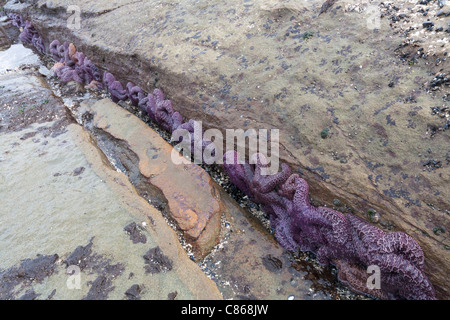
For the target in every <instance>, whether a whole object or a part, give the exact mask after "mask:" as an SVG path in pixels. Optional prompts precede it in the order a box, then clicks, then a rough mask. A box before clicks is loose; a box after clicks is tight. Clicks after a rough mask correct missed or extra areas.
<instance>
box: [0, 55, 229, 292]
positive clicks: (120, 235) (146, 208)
mask: <svg viewBox="0 0 450 320" xmlns="http://www.w3.org/2000/svg"><path fill="white" fill-rule="evenodd" d="M22 49H23V50H25V49H24V48H22ZM2 53H3V52H0V54H2ZM1 63H3V60H2V62H1ZM20 66H22V67H20ZM38 69H39V65H36V64H35V62H34V63H32V64H29V65H26V66H25V67H24V65H23V64H21V62H18V67H14V68H13V69H11V70H10V71H6V73H0V87H1V88H2V89H1V90H0V101H1V103H0V119H1V122H0V125H1V128H0V137H1V139H0V150H1V151H0V194H1V195H2V196H1V199H0V206H1V208H2V209H1V214H0V219H1V224H0V246H1V247H2V248H9V250H2V251H1V252H0V278H1V280H0V299H5V300H12V299H23V300H33V299H39V300H41V299H42V300H43V299H54V300H62V299H78V300H80V299H86V300H91V299H94V300H101V299H126V298H127V295H125V292H126V291H127V289H129V288H130V287H131V286H132V285H134V284H138V285H139V287H140V288H141V291H140V293H139V296H140V297H141V298H142V299H167V296H168V295H169V294H171V293H173V292H178V297H179V298H180V299H221V297H222V296H221V294H220V292H219V291H218V289H217V287H216V285H215V284H214V282H213V281H211V280H210V279H208V278H207V277H206V275H205V274H204V273H203V272H202V271H201V270H200V269H199V268H198V266H197V265H196V264H195V263H194V262H193V261H192V260H191V259H190V258H189V257H188V255H187V254H186V253H185V252H184V250H183V249H182V247H181V245H180V243H179V242H178V238H177V234H176V233H175V232H174V231H173V230H172V229H171V228H170V227H169V226H168V225H167V223H166V221H165V220H164V218H163V217H162V214H161V212H159V211H157V210H156V209H155V208H154V207H152V206H150V205H149V204H148V203H147V202H146V201H145V200H143V199H142V198H141V197H140V196H139V195H138V193H137V192H136V189H135V188H134V187H133V186H132V185H131V184H130V182H129V180H128V178H127V177H126V176H125V175H124V174H123V173H120V172H117V171H116V170H115V169H113V167H112V165H111V164H110V163H109V162H108V160H107V159H106V157H105V155H104V154H103V153H102V152H101V151H100V149H99V148H98V147H97V145H96V144H95V142H94V140H93V139H92V138H91V136H90V135H89V133H88V131H87V130H85V129H83V128H82V127H81V126H80V125H78V124H76V121H75V119H74V118H72V115H71V112H70V111H69V109H67V108H66V107H65V106H64V104H63V102H62V100H61V98H59V97H57V96H56V95H54V93H53V91H52V90H51V88H50V87H49V86H48V84H47V83H46V81H45V80H48V79H45V78H43V77H42V76H41V75H40V73H39V72H38ZM38 101H46V102H45V103H44V104H42V106H35V107H33V108H32V107H31V106H32V104H34V103H36V102H38ZM130 226H131V227H130ZM133 227H134V228H133ZM124 229H126V230H129V231H130V232H131V233H128V232H126V231H125V230H124ZM131 234H132V235H133V237H132V238H130V235H131ZM144 237H145V238H146V239H147V241H146V242H144V241H142V239H144ZM135 239H137V240H139V241H137V243H133V240H135ZM134 242H136V241H134ZM154 247H158V248H160V250H161V252H162V253H163V254H164V256H166V257H168V259H170V260H171V261H173V265H172V269H171V270H170V271H167V272H165V273H159V274H146V272H145V266H146V265H145V261H144V259H143V258H142V257H143V255H144V254H145V253H146V252H148V250H149V249H150V248H154Z"/></svg>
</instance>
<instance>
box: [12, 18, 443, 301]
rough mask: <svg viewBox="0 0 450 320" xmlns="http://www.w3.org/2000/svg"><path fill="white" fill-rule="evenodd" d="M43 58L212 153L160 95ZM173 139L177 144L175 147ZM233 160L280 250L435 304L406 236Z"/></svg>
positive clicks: (229, 158)
mask: <svg viewBox="0 0 450 320" xmlns="http://www.w3.org/2000/svg"><path fill="white" fill-rule="evenodd" d="M9 17H10V19H11V20H12V22H13V24H14V25H16V26H17V27H19V28H23V32H22V33H21V37H20V38H21V40H22V41H23V42H27V43H32V44H33V45H34V46H35V47H36V48H37V50H39V51H40V52H42V53H45V47H44V45H43V42H42V38H40V37H39V35H38V34H37V31H36V30H35V29H34V27H33V25H32V24H31V22H29V21H25V22H24V21H23V19H22V17H20V16H19V15H17V14H10V15H9ZM50 54H51V55H52V57H53V58H54V59H55V60H56V61H57V63H56V64H55V66H54V67H53V71H54V72H55V74H56V75H57V76H58V77H60V78H61V80H63V81H65V82H68V81H76V82H78V83H84V84H88V86H87V88H98V89H101V88H102V82H103V84H104V87H105V89H106V90H107V91H108V92H109V93H110V95H111V99H112V100H113V101H114V102H116V103H117V102H119V101H125V100H129V101H130V103H131V104H132V105H134V106H136V107H139V108H140V109H141V110H142V111H144V112H146V113H147V114H148V116H149V117H150V119H151V120H152V121H154V122H156V123H158V124H159V125H160V126H161V127H162V128H164V129H165V130H167V131H169V132H170V133H174V132H175V131H176V130H179V129H184V130H185V131H186V132H188V133H189V140H190V141H189V142H190V143H187V144H188V145H191V153H193V151H194V148H199V149H200V148H201V151H204V150H205V149H206V148H209V149H210V150H214V148H215V146H214V143H212V142H211V141H208V140H205V139H204V137H203V133H199V132H197V131H196V130H194V129H195V121H194V120H188V121H186V122H183V118H182V117H181V115H180V113H178V112H176V111H174V109H173V106H172V103H171V101H170V100H167V99H165V98H164V94H163V92H162V91H161V90H160V89H155V90H154V91H153V94H145V92H144V91H143V90H142V89H141V88H140V87H138V86H136V85H134V84H133V83H131V82H129V83H128V84H127V85H126V86H125V87H123V86H122V84H121V83H120V82H119V81H117V80H116V79H115V77H114V76H113V75H112V74H111V73H109V72H105V73H104V74H103V77H102V76H101V73H100V71H99V70H98V69H97V68H96V67H95V65H94V64H93V63H92V62H91V61H90V60H89V59H87V58H86V57H85V56H84V54H83V53H81V52H77V51H76V49H75V46H74V45H73V44H68V43H67V42H65V43H64V44H62V45H61V44H60V43H59V42H58V41H57V40H55V41H53V42H52V43H51V44H50ZM179 139H180V140H179V141H177V142H181V141H182V138H179ZM183 142H186V141H183ZM212 153H214V151H212ZM202 154H203V153H202ZM238 159H239V155H238V154H237V153H236V152H235V151H231V152H227V153H226V154H225V155H224V169H225V171H226V172H227V173H228V175H229V177H230V180H231V182H232V183H233V184H235V185H236V186H237V187H238V188H239V189H240V190H242V191H243V192H244V193H245V194H246V195H248V196H249V198H250V199H252V200H253V201H254V202H256V203H259V204H261V205H262V208H263V210H264V211H265V212H266V213H267V214H268V215H269V216H270V219H271V225H272V227H273V228H274V230H275V235H276V238H277V240H278V242H279V243H280V244H281V245H282V246H283V247H284V248H286V249H287V250H302V251H312V252H315V253H316V254H317V258H318V261H319V262H320V263H322V264H324V265H329V264H334V265H336V266H337V267H338V269H339V276H340V279H341V280H342V281H343V282H345V283H346V284H347V285H349V286H350V287H351V288H353V289H354V290H356V291H360V292H363V293H369V294H372V295H374V296H377V297H380V298H383V299H435V292H434V289H433V287H432V285H431V283H430V282H429V280H428V278H427V277H426V275H425V274H424V270H423V269H424V256H423V252H422V249H421V248H420V246H419V245H418V244H417V242H416V241H415V240H414V239H413V238H411V237H410V236H408V235H406V234H405V233H401V232H394V233H385V232H384V231H382V230H381V229H379V228H377V227H375V226H373V225H371V224H369V223H367V222H365V221H363V220H361V219H359V218H357V217H355V216H353V215H351V214H343V213H340V212H338V211H335V210H331V209H329V208H326V207H318V208H317V207H314V206H312V205H311V204H310V201H309V188H308V184H307V183H306V181H305V180H304V179H302V178H300V176H299V175H297V174H291V170H290V168H289V166H288V165H286V164H282V165H281V169H282V170H281V172H278V173H276V174H274V175H267V174H265V171H266V170H265V169H267V166H268V164H267V162H266V159H265V158H264V156H263V155H261V154H256V155H254V156H253V157H252V158H251V159H250V162H249V163H247V162H244V163H242V164H241V163H240V162H239V161H238ZM371 266H377V267H378V268H380V271H381V275H380V277H381V288H378V289H374V290H370V289H368V286H367V277H368V276H367V272H366V270H367V268H369V267H371Z"/></svg>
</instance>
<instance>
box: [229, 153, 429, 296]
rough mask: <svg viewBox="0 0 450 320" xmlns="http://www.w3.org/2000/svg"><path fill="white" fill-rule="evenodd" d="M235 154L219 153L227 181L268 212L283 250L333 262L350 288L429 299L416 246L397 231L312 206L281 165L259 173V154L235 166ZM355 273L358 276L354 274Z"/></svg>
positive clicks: (302, 184)
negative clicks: (375, 272)
mask: <svg viewBox="0 0 450 320" xmlns="http://www.w3.org/2000/svg"><path fill="white" fill-rule="evenodd" d="M238 159H239V155H238V154H237V153H236V152H235V151H231V152H228V153H226V154H225V155H224V168H225V171H226V172H227V174H228V175H229V177H230V180H231V182H232V183H233V184H235V185H236V186H237V187H238V188H239V189H240V190H242V191H243V192H244V193H245V194H246V195H248V197H249V198H250V199H252V200H253V201H255V202H257V203H260V204H261V205H262V207H263V209H264V211H265V212H266V213H268V214H269V216H270V219H271V225H272V227H273V228H274V230H275V236H276V238H277V240H278V242H279V243H280V244H281V245H282V246H283V247H284V248H286V249H288V250H297V249H299V250H301V251H312V252H315V253H316V254H317V259H318V261H319V262H320V263H321V264H323V265H329V264H334V265H336V266H338V267H340V268H341V270H340V272H339V274H340V275H342V278H344V275H345V279H344V281H345V282H346V283H347V284H348V285H349V286H350V287H352V288H354V289H355V290H358V291H361V292H364V293H368V294H372V295H374V296H377V297H380V298H388V299H434V298H435V293H434V289H433V287H432V285H431V283H430V282H429V280H428V279H427V277H426V275H425V273H424V255H423V252H422V249H421V248H420V246H419V245H418V244H417V242H416V241H415V240H414V239H413V238H411V237H410V236H408V235H406V234H405V233H402V232H393V233H385V232H384V231H382V230H381V229H379V228H377V227H375V226H373V225H371V224H369V223H367V222H365V221H363V220H361V219H359V218H357V217H356V216H354V215H351V214H343V213H341V212H338V211H335V210H332V209H330V208H326V207H318V208H317V207H314V206H312V205H311V203H310V201H309V188H308V184H307V183H306V181H305V180H304V179H302V178H300V176H299V175H298V174H291V171H290V169H289V167H288V166H287V165H285V164H283V165H282V170H281V172H279V173H277V174H275V175H263V174H261V172H262V171H263V169H265V168H267V162H266V159H265V158H264V156H263V155H261V154H257V155H255V156H253V158H252V159H251V160H250V163H252V164H250V163H247V162H245V163H240V162H239V161H238ZM371 266H377V267H378V268H380V278H381V279H380V281H381V288H378V289H379V290H372V289H369V288H368V286H367V285H366V284H367V280H368V278H369V275H368V274H367V273H365V275H364V272H361V270H368V268H369V267H371ZM355 275H358V276H355Z"/></svg>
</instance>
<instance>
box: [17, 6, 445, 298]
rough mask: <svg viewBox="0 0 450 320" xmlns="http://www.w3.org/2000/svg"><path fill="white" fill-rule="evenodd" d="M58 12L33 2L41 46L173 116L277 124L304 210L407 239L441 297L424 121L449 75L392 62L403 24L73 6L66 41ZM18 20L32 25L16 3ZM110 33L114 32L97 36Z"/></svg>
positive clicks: (438, 189)
mask: <svg viewBox="0 0 450 320" xmlns="http://www.w3.org/2000/svg"><path fill="white" fill-rule="evenodd" d="M66 5H67V3H66V2H65V1H56V2H55V1H52V2H45V1H42V2H39V3H38V4H37V6H38V7H39V8H40V10H37V11H35V12H30V14H29V17H30V18H32V20H33V21H34V22H35V24H36V26H37V28H38V29H39V31H40V32H41V33H42V35H43V36H44V37H46V40H47V41H49V40H53V39H60V40H69V41H71V42H74V43H75V44H76V45H77V47H80V48H83V51H84V52H85V53H86V54H88V56H90V57H91V58H92V59H93V60H94V61H95V62H96V64H97V65H99V66H102V67H103V68H106V69H107V70H109V71H111V72H113V73H114V74H115V75H116V76H117V77H118V78H119V79H120V80H121V81H122V82H125V81H127V80H131V81H133V82H134V83H137V84H139V85H140V86H142V87H143V88H145V89H147V91H151V90H150V89H152V88H153V86H154V85H156V86H158V87H160V88H162V89H163V91H164V92H165V93H166V94H167V95H168V97H169V98H170V99H171V100H172V101H174V102H175V109H176V110H178V111H180V112H181V113H182V114H183V115H184V116H188V117H191V118H195V119H198V120H203V121H204V122H205V123H206V124H207V126H208V127H216V128H224V127H225V128H235V127H239V128H248V127H256V128H258V127H264V126H266V127H268V128H272V127H277V126H279V123H280V122H281V123H283V130H282V133H281V134H282V137H281V139H282V141H281V142H282V147H283V159H284V161H286V162H288V163H289V164H291V166H292V167H293V168H295V169H299V171H300V173H302V174H303V176H304V177H305V179H307V180H308V182H309V183H310V185H311V195H312V197H313V198H314V199H313V200H314V202H315V203H316V204H328V205H329V206H330V207H335V208H336V209H339V210H341V211H343V212H353V213H355V214H358V215H359V216H362V217H363V218H365V219H367V220H371V217H373V216H374V212H375V214H376V216H377V217H378V218H377V219H376V221H374V223H375V222H376V223H377V224H378V225H379V226H381V227H382V228H384V229H386V230H391V231H395V230H400V231H404V232H406V233H408V234H410V235H411V236H413V237H414V238H415V239H416V240H417V241H418V242H419V244H420V245H421V247H422V249H423V250H424V252H425V255H426V259H425V261H426V271H427V275H428V276H429V278H430V279H431V280H432V281H433V283H434V284H435V286H436V289H437V292H438V297H441V298H442V297H448V285H447V281H446V277H447V275H446V269H447V266H448V263H449V252H448V248H449V247H450V246H449V244H448V243H447V238H446V232H445V230H449V225H448V224H449V220H448V210H449V207H448V199H449V194H448V188H446V185H448V177H449V174H448V150H446V148H442V146H445V145H448V131H446V130H444V128H445V124H446V122H445V121H443V120H442V118H438V117H436V114H435V113H434V112H432V111H430V110H431V108H432V107H436V106H439V108H444V109H445V107H446V103H447V102H446V101H448V99H447V98H448V97H447V96H448V94H445V90H446V88H447V87H446V84H445V77H446V76H445V75H444V76H442V80H443V81H440V80H439V79H440V77H441V76H440V74H442V70H446V69H448V67H446V66H448V61H447V60H444V59H445V56H444V53H443V52H440V53H442V58H441V56H439V57H436V59H437V58H439V59H441V60H440V62H439V63H436V66H435V67H433V68H431V73H437V74H436V77H435V78H434V79H433V77H432V76H431V77H430V74H429V72H430V70H429V64H428V62H429V61H431V60H430V59H431V58H429V57H427V56H426V54H425V56H423V55H422V54H421V53H420V52H421V51H420V50H418V53H419V56H420V57H421V58H420V59H416V60H417V61H416V60H414V61H413V60H409V59H410V58H409V56H408V57H407V58H402V57H401V56H400V57H399V54H398V50H397V51H395V50H394V49H395V48H397V47H399V46H401V45H403V43H404V41H405V35H404V34H401V33H395V32H394V34H393V35H392V32H391V31H392V29H391V28H392V26H389V24H390V21H393V22H394V23H397V24H399V23H401V22H402V21H405V20H404V19H405V18H406V17H405V16H403V15H401V14H403V12H402V13H399V14H398V15H397V18H398V19H399V21H397V18H396V19H394V20H395V21H394V20H392V18H391V16H390V15H391V14H392V12H393V11H397V10H396V9H395V8H392V10H393V11H392V12H391V11H390V10H391V9H389V8H387V9H386V10H387V11H386V12H387V15H388V16H389V17H390V19H389V21H387V19H384V18H383V19H382V20H381V25H380V28H376V29H369V28H367V23H366V22H367V19H366V18H367V13H370V12H371V11H370V10H367V6H366V7H365V8H364V7H361V6H359V7H358V6H347V5H345V4H343V5H341V6H339V3H338V4H335V5H334V6H332V7H330V8H328V10H327V12H325V13H322V14H321V15H320V17H318V16H317V14H318V12H319V11H320V8H321V5H322V2H321V1H320V2H318V3H315V2H313V1H311V2H308V3H306V4H304V3H302V4H298V3H294V2H291V1H266V2H264V3H261V4H254V3H247V5H244V6H242V3H239V4H236V5H235V6H233V5H231V6H232V7H233V9H231V10H230V8H221V4H220V3H215V2H212V3H209V4H208V6H206V5H205V6H203V7H202V4H199V3H188V4H186V3H184V2H179V3H177V4H174V3H171V2H163V3H159V5H158V6H152V3H151V2H149V3H139V4H136V3H133V5H131V3H130V2H127V1H122V2H121V3H120V4H118V5H115V4H112V3H107V2H105V3H102V2H100V3H95V4H94V3H91V2H89V1H87V2H86V3H83V4H81V5H80V6H81V9H82V12H83V13H84V15H83V28H82V29H81V30H79V31H76V32H73V31H71V30H69V29H68V28H66V27H65V24H64V23H61V21H64V22H65V21H66V20H67V17H66V16H65V6H66ZM425 5H434V2H432V3H430V4H428V3H426V4H425ZM397 6H398V7H399V8H400V9H404V2H403V1H400V2H399V3H398V4H397ZM413 7H414V6H413ZM105 8H106V10H105ZM60 9H62V10H60ZM15 10H20V11H21V12H22V13H24V14H27V12H29V11H27V10H28V9H27V4H21V5H19V8H18V7H16V9H15ZM218 10H219V11H220V12H222V13H224V14H222V15H220V17H219V16H218V15H217V12H218ZM383 10H384V9H382V10H381V11H382V13H384V11H383ZM419 10H420V9H419ZM424 10H425V9H424ZM433 10H434V9H433ZM426 11H427V10H425V11H424V13H425V12H426ZM428 11H429V10H428ZM142 12H146V15H145V23H144V15H142V14H141V13H142ZM429 14H430V13H429ZM430 15H431V14H430ZM436 15H438V14H437V12H436ZM148 16H150V17H153V18H152V19H150V20H149V19H147V17H148ZM423 16H425V15H423ZM438 16H439V19H444V18H445V12H444V14H442V13H441V14H439V15H438ZM324 17H326V18H324ZM426 19H428V18H426ZM426 19H425V20H423V21H420V20H414V21H413V22H414V23H417V24H418V26H420V30H421V32H422V31H423V32H436V31H435V30H434V29H433V31H430V30H428V29H427V28H423V23H424V22H425V21H426ZM111 20H114V21H117V23H118V24H120V25H121V28H122V29H121V30H120V32H115V33H111V32H110V28H108V27H106V26H108V25H109V24H108V22H109V21H111ZM431 20H433V21H434V23H435V24H436V26H437V23H439V25H440V24H441V22H442V21H444V22H445V20H439V21H436V20H435V19H434V18H433V19H431ZM408 23H409V22H408ZM208 25H211V26H214V27H210V28H205V26H208ZM245 27H248V30H247V29H245ZM394 27H395V26H394ZM422 29H424V30H422ZM242 30H247V31H246V32H244V31H242ZM127 34H128V35H129V34H133V35H135V37H134V38H132V37H129V36H127ZM149 34H151V37H148V35H149ZM436 34H437V37H438V36H439V31H438V32H437V33H436ZM440 34H444V32H440ZM387 35H388V36H387ZM208 36H209V37H208ZM437 37H434V39H436V38H437ZM213 38H217V40H216V39H213ZM124 39H126V40H124ZM437 39H439V38H437ZM127 40H128V41H127ZM431 44H433V43H431ZM418 48H419V47H418ZM419 49H420V48H419ZM422 51H423V50H422ZM437 53H438V54H440V53H439V52H437ZM408 54H409V53H408ZM432 54H434V53H432ZM421 59H423V60H421ZM433 60H434V58H433ZM175 61H176V63H175ZM411 61H413V63H411ZM433 65H434V64H433ZM436 67H437V68H436ZM438 75H439V77H438ZM435 80H438V81H437V82H436V81H435ZM438 84H439V85H438ZM430 88H431V89H434V90H431V89H430ZM430 91H431V92H430ZM446 97H447V98H446ZM200 101H201V102H200ZM324 130H326V134H324V133H325V131H324ZM336 199H337V200H339V203H338V202H336V203H338V204H339V206H337V205H334V201H333V200H336ZM160 205H161V206H164V203H163V202H161V203H160ZM437 230H444V232H441V231H437Z"/></svg>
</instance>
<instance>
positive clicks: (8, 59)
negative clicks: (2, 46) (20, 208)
mask: <svg viewBox="0 0 450 320" xmlns="http://www.w3.org/2000/svg"><path fill="white" fill-rule="evenodd" d="M40 63H41V61H40V59H39V56H37V55H36V54H35V53H34V52H33V51H32V50H31V49H28V48H25V47H24V46H23V45H22V44H13V45H12V46H11V47H10V48H9V49H8V50H5V51H0V74H4V73H6V72H8V71H9V70H14V69H16V68H17V67H19V66H21V65H38V64H40Z"/></svg>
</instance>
